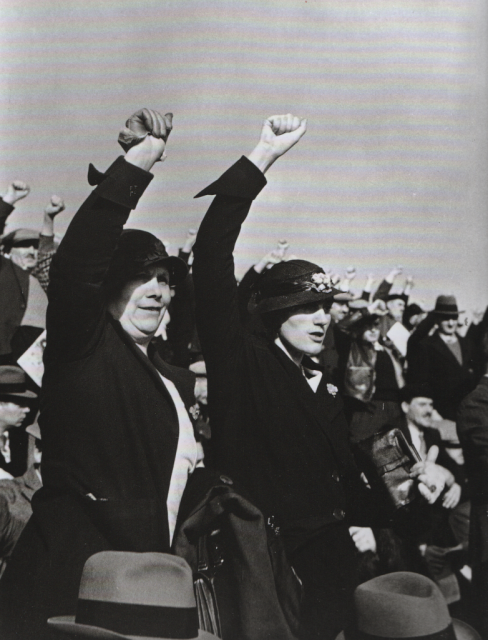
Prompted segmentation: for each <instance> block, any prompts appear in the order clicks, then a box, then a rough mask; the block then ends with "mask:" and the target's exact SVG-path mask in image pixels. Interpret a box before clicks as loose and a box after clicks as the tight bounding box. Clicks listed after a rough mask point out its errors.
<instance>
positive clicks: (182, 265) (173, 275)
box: [144, 256, 188, 286]
mask: <svg viewBox="0 0 488 640" xmlns="http://www.w3.org/2000/svg"><path fill="white" fill-rule="evenodd" d="M153 264H160V265H163V266H164V267H166V269H168V271H169V275H170V284H171V286H174V285H177V284H180V283H181V282H183V280H184V279H185V278H186V276H187V275H188V265H187V264H186V262H184V261H183V260H182V259H181V258H178V257H177V256H167V257H166V258H158V259H157V260H154V261H153V260H147V261H146V262H145V264H144V266H149V265H153Z"/></svg>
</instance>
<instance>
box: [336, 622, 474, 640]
mask: <svg viewBox="0 0 488 640" xmlns="http://www.w3.org/2000/svg"><path fill="white" fill-rule="evenodd" d="M452 626H453V629H454V634H455V636H456V640H481V636H480V635H479V633H478V632H477V631H476V630H475V629H473V627H471V626H470V625H469V624H467V623H466V622H463V621H462V620H458V619H457V618H453V619H452ZM335 640H346V635H345V633H344V631H341V632H340V633H339V635H338V636H337V637H336V639H335Z"/></svg>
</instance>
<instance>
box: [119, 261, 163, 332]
mask: <svg viewBox="0 0 488 640" xmlns="http://www.w3.org/2000/svg"><path fill="white" fill-rule="evenodd" d="M173 295H174V290H173V289H171V288H170V286H169V272H168V270H167V269H166V267H163V266H161V265H154V266H151V267H148V268H147V269H145V270H144V271H143V272H142V273H140V274H139V275H137V276H136V277H134V278H132V279H131V280H129V281H128V282H126V284H125V285H124V286H123V287H122V290H121V291H120V293H119V294H118V295H117V296H116V297H114V298H113V299H112V300H111V301H110V303H109V306H108V310H109V312H110V313H111V315H112V316H113V317H114V318H115V319H116V320H119V322H120V324H121V325H122V328H123V329H124V330H125V331H126V332H127V333H128V334H129V335H130V336H131V338H132V339H133V340H134V341H135V342H138V343H141V344H144V343H147V342H148V341H149V340H150V339H151V338H152V337H153V336H154V334H155V333H156V331H157V328H158V327H159V323H160V322H161V320H162V318H163V316H164V314H165V311H166V308H167V307H168V305H169V303H170V302H171V298H172V297H173Z"/></svg>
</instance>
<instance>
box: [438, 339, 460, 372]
mask: <svg viewBox="0 0 488 640" xmlns="http://www.w3.org/2000/svg"><path fill="white" fill-rule="evenodd" d="M459 343H460V344H461V352H462V353H463V351H462V349H463V345H462V341H461V340H459ZM432 346H433V347H434V348H435V350H436V351H438V352H439V353H440V354H441V355H442V356H444V357H445V358H447V360H449V361H450V362H451V364H452V363H455V365H456V366H457V367H461V366H462V365H460V364H459V362H458V360H457V358H456V356H455V355H454V354H453V352H452V351H451V350H450V349H449V347H448V346H447V344H446V343H445V342H444V340H443V339H442V338H441V337H440V336H439V334H438V333H435V334H434V335H433V336H432ZM463 362H464V353H463Z"/></svg>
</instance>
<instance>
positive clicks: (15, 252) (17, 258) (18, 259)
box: [10, 245, 37, 271]
mask: <svg viewBox="0 0 488 640" xmlns="http://www.w3.org/2000/svg"><path fill="white" fill-rule="evenodd" d="M10 258H11V260H12V262H14V263H15V264H16V265H17V266H18V267H20V268H21V269H24V271H32V269H33V268H34V267H35V266H36V264H37V249H36V247H34V246H33V245H31V246H28V247H22V246H18V247H12V248H11V249H10Z"/></svg>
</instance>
